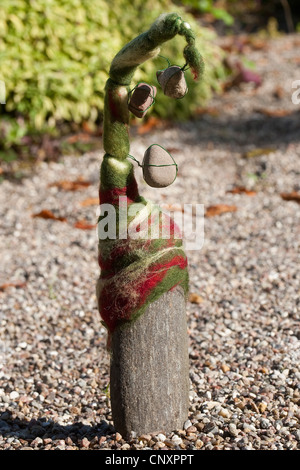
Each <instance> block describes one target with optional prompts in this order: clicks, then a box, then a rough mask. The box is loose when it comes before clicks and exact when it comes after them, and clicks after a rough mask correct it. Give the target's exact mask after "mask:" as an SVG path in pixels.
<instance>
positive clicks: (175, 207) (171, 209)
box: [161, 204, 184, 212]
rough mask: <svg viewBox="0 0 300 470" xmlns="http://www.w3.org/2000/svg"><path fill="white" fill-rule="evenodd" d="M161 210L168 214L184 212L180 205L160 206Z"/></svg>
mask: <svg viewBox="0 0 300 470" xmlns="http://www.w3.org/2000/svg"><path fill="white" fill-rule="evenodd" d="M161 208H162V209H165V210H166V211H169V212H184V210H183V207H182V205H180V204H177V205H176V204H161Z"/></svg>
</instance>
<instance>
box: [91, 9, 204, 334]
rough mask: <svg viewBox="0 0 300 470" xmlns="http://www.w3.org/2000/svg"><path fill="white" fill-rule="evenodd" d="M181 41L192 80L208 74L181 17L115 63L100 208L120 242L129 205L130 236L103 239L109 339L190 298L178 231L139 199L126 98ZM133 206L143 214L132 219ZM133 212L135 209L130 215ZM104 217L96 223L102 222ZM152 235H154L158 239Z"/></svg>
mask: <svg viewBox="0 0 300 470" xmlns="http://www.w3.org/2000/svg"><path fill="white" fill-rule="evenodd" d="M176 34H179V35H182V36H184V37H185V39H186V42H187V45H186V47H185V48H184V50H183V56H184V58H185V60H186V63H187V65H188V66H189V67H190V68H191V69H192V71H193V73H194V77H195V78H196V77H200V76H201V75H202V72H203V59H202V57H201V55H200V53H199V52H198V50H197V49H196V47H195V37H194V34H193V32H192V31H191V29H190V26H189V25H188V24H187V23H185V22H183V20H182V19H181V18H180V17H179V15H178V14H176V13H174V14H168V15H161V16H160V17H159V18H158V19H157V20H156V21H155V23H154V24H153V25H152V26H151V27H150V29H149V30H148V31H147V32H145V33H142V34H140V35H139V36H138V37H137V38H135V39H134V40H133V41H131V42H130V43H128V44H127V45H126V46H125V47H124V48H123V49H122V50H121V51H120V52H119V53H118V54H117V55H116V57H115V58H114V60H113V61H112V64H111V68H110V73H109V76H110V78H109V79H108V81H107V84H106V95H105V107H104V128H103V145H104V149H105V152H106V153H105V155H104V158H103V162H102V165H101V173H100V181H101V183H100V194H99V195H100V203H101V204H110V205H111V206H113V208H114V210H115V215H116V229H117V234H118V233H119V229H120V226H121V219H122V218H121V210H120V206H119V200H120V197H122V199H124V200H125V201H126V204H127V216H126V223H125V225H126V227H125V229H126V230H125V231H126V235H127V237H120V236H118V235H117V238H116V239H113V238H112V239H110V238H101V237H100V239H99V266H100V268H101V274H100V277H99V280H98V283H97V299H98V306H99V311H100V315H101V317H102V319H103V323H104V324H105V326H106V327H107V329H108V331H109V333H112V332H113V331H114V330H115V328H116V327H119V326H122V325H124V324H127V323H128V322H131V321H133V320H135V319H136V318H138V317H139V316H140V315H141V314H142V313H143V312H144V311H145V310H146V308H147V306H148V305H149V303H150V302H153V301H155V300H156V299H157V298H158V297H160V295H162V294H163V293H165V292H167V291H169V290H171V289H173V288H175V287H176V286H178V285H180V286H182V288H183V290H184V292H185V293H187V290H188V270H187V257H186V255H185V252H184V250H183V246H182V239H181V238H180V236H179V233H178V227H177V226H176V225H175V224H174V222H173V221H172V220H170V218H169V217H168V216H167V215H165V214H163V213H162V212H161V211H160V210H158V209H157V208H156V207H155V206H154V205H152V204H151V203H148V202H147V201H145V200H144V199H143V198H142V197H141V196H140V195H139V192H138V188H137V184H136V180H135V177H134V173H133V165H132V163H131V162H130V161H128V159H127V157H128V155H129V150H130V145H129V137H128V125H129V111H128V105H127V103H128V93H129V92H130V84H131V80H132V78H133V75H134V72H135V70H136V69H137V67H138V66H139V65H140V64H142V63H143V62H145V61H146V60H148V59H150V58H154V57H156V56H157V55H158V54H159V52H160V45H161V44H162V43H163V42H164V41H167V40H170V39H172V38H173V37H174V36H175V35H176ZM136 204H139V210H138V211H135V209H136ZM131 209H134V210H133V211H131ZM105 216H106V215H105V214H102V215H101V216H100V218H99V221H100V222H103V218H105ZM153 233H154V235H153Z"/></svg>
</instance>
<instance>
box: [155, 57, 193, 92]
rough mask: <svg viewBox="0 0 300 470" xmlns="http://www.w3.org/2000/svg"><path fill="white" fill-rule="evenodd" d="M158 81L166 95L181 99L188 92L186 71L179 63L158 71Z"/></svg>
mask: <svg viewBox="0 0 300 470" xmlns="http://www.w3.org/2000/svg"><path fill="white" fill-rule="evenodd" d="M156 76H157V80H158V83H159V84H160V86H161V87H162V89H163V92H164V94H165V95H166V96H169V97H170V98H175V99H180V98H183V97H184V95H186V93H187V84H186V81H185V77H184V73H183V71H182V69H181V68H180V67H179V66H178V65H171V67H168V68H167V69H165V70H163V71H161V70H159V71H158V72H157V73H156Z"/></svg>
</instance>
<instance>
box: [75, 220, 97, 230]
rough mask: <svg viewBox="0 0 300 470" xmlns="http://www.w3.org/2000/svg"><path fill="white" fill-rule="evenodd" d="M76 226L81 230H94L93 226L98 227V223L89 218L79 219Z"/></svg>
mask: <svg viewBox="0 0 300 470" xmlns="http://www.w3.org/2000/svg"><path fill="white" fill-rule="evenodd" d="M74 227H75V228H79V229H81V230H92V229H93V228H96V227H97V225H96V224H91V223H90V222H88V221H87V220H78V221H77V222H76V223H75V224H74Z"/></svg>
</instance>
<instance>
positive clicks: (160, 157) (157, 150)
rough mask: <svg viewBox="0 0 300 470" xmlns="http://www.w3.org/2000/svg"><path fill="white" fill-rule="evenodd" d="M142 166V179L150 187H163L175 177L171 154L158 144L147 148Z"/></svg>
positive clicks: (175, 166) (175, 170) (175, 169)
mask: <svg viewBox="0 0 300 470" xmlns="http://www.w3.org/2000/svg"><path fill="white" fill-rule="evenodd" d="M151 165H156V166H151ZM142 166H143V176H144V180H145V181H146V183H147V184H149V186H151V187H152V188H165V187H166V186H169V185H170V184H172V183H173V182H174V180H175V179H176V175H177V165H176V163H175V162H174V160H173V158H172V157H171V155H170V154H169V153H168V152H167V151H166V150H165V149H163V148H162V147H161V146H160V145H158V144H153V145H151V146H150V147H148V148H147V150H146V152H145V154H144V159H143V163H142Z"/></svg>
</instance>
